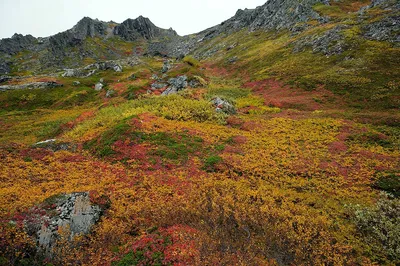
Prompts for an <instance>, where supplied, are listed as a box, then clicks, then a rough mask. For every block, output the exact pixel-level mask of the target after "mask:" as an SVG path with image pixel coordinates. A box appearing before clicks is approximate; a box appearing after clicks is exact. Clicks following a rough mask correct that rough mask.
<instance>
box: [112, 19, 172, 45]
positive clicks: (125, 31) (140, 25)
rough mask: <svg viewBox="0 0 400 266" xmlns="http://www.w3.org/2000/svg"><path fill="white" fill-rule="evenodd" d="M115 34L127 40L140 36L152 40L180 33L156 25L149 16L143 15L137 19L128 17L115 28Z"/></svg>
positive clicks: (133, 39)
mask: <svg viewBox="0 0 400 266" xmlns="http://www.w3.org/2000/svg"><path fill="white" fill-rule="evenodd" d="M113 32H114V35H116V36H120V37H121V38H123V39H124V40H127V41H135V40H137V39H139V38H144V39H146V40H152V39H155V38H160V37H175V36H178V34H177V33H176V32H175V31H174V30H173V29H169V30H165V29H161V28H159V27H157V26H156V25H154V24H153V23H152V22H151V21H150V20H149V19H148V18H145V17H143V16H140V17H138V18H137V19H127V20H125V21H124V22H122V23H121V24H120V25H118V26H116V27H115V28H114V30H113Z"/></svg>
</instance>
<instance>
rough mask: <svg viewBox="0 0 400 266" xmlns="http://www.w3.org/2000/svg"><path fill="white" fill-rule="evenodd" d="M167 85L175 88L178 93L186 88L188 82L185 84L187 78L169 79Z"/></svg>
mask: <svg viewBox="0 0 400 266" xmlns="http://www.w3.org/2000/svg"><path fill="white" fill-rule="evenodd" d="M168 84H169V85H170V86H171V87H175V88H177V90H178V91H180V90H183V89H185V88H187V86H188V82H187V76H179V77H177V78H170V79H169V80H168Z"/></svg>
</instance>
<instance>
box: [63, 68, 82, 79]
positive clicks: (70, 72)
mask: <svg viewBox="0 0 400 266" xmlns="http://www.w3.org/2000/svg"><path fill="white" fill-rule="evenodd" d="M62 76H63V77H75V78H77V77H84V76H87V73H85V72H84V71H82V69H66V70H65V72H64V74H62Z"/></svg>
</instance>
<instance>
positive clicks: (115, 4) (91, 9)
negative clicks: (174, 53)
mask: <svg viewBox="0 0 400 266" xmlns="http://www.w3.org/2000/svg"><path fill="white" fill-rule="evenodd" d="M266 1H267V0H246V1H244V0H0V38H8V37H11V36H12V35H13V34H14V33H21V34H24V35H26V34H32V35H33V36H35V37H47V36H50V35H54V34H56V33H58V32H61V31H65V30H67V29H70V28H72V26H74V25H75V24H76V23H77V22H78V21H79V20H80V19H82V18H83V17H85V16H88V17H91V18H93V19H95V18H98V19H99V20H103V21H110V20H113V21H115V22H122V21H124V20H125V19H127V18H136V17H138V16H139V15H143V16H144V17H148V18H149V19H150V20H151V21H152V22H153V23H154V24H155V25H157V26H158V27H161V28H170V27H172V28H173V29H174V30H176V31H177V32H178V34H179V35H186V34H190V33H196V32H199V31H202V30H204V29H206V28H209V27H212V26H214V25H217V24H219V23H221V22H222V21H224V20H226V19H228V18H230V17H232V16H233V15H234V14H235V13H236V11H237V10H238V9H239V8H241V9H244V8H255V7H256V6H260V5H263V4H264V3H265V2H266Z"/></svg>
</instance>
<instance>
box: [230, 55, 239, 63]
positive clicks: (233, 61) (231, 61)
mask: <svg viewBox="0 0 400 266" xmlns="http://www.w3.org/2000/svg"><path fill="white" fill-rule="evenodd" d="M238 59H239V58H238V57H237V56H234V57H231V58H229V59H228V62H229V63H231V64H233V63H235V62H236V61H237V60H238Z"/></svg>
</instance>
